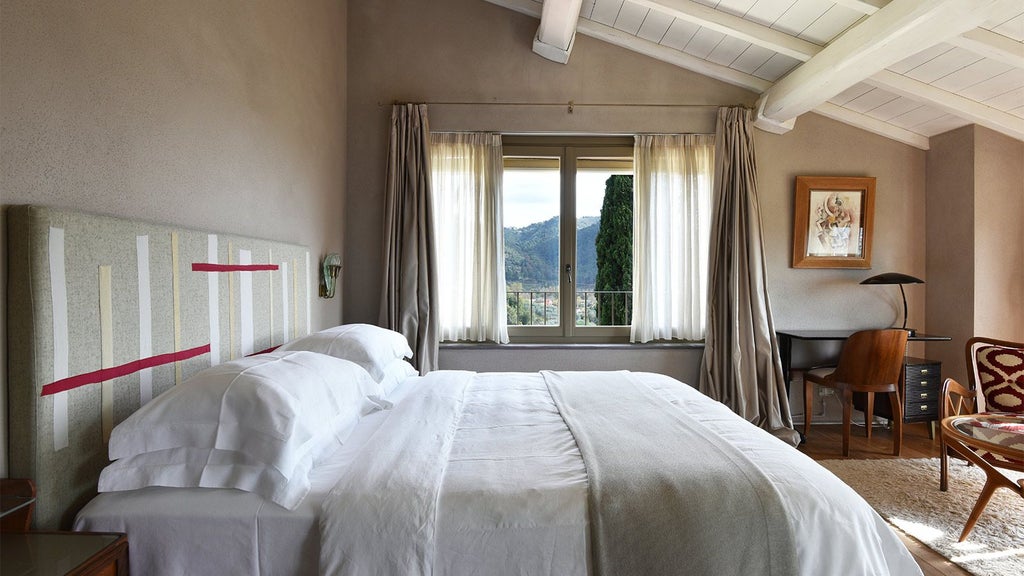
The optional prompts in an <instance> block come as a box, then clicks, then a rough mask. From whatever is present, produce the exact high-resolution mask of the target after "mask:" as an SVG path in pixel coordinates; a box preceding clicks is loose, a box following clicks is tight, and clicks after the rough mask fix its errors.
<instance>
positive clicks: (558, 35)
mask: <svg viewBox="0 0 1024 576" xmlns="http://www.w3.org/2000/svg"><path fill="white" fill-rule="evenodd" d="M582 6H583V0H545V2H544V7H543V8H542V9H541V13H540V26H538V27H537V35H536V36H534V37H533V51H534V52H536V53H537V54H540V55H541V56H543V57H545V58H547V59H548V60H551V61H553V62H558V63H559V64H565V63H566V62H568V61H569V55H570V54H571V53H572V46H573V43H574V42H575V41H576V23H577V22H578V21H579V19H580V8H581V7H582Z"/></svg>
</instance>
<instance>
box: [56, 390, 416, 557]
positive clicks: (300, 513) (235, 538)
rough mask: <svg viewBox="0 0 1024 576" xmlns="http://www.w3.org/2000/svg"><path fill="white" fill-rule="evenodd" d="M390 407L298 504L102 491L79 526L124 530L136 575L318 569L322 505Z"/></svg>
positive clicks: (320, 469)
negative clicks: (290, 507) (287, 506)
mask: <svg viewBox="0 0 1024 576" xmlns="http://www.w3.org/2000/svg"><path fill="white" fill-rule="evenodd" d="M417 380H418V378H410V379H409V380H408V381H406V382H404V383H402V384H401V385H399V386H398V387H396V388H395V390H394V392H393V393H392V395H391V396H390V399H391V401H392V402H399V401H401V399H402V397H403V396H404V395H405V394H406V393H407V392H408V391H409V390H411V389H413V388H414V386H415V382H416V381H417ZM388 412H389V411H388V410H383V411H381V412H375V413H373V414H370V415H368V416H365V417H364V418H363V419H362V420H360V422H359V424H358V425H357V426H356V428H355V430H354V431H353V432H352V434H351V436H349V438H348V439H347V440H346V442H345V444H344V445H343V446H342V447H341V448H339V449H338V450H337V451H336V452H335V453H334V454H332V455H331V456H329V457H326V458H324V462H323V463H322V464H320V465H318V466H317V467H316V468H314V469H313V470H312V472H311V473H310V477H309V480H310V485H311V487H310V491H309V493H308V494H307V495H306V497H305V499H304V500H303V501H302V502H301V503H300V504H299V505H298V507H296V509H295V510H292V511H289V510H286V509H284V508H282V507H281V506H278V505H276V504H273V503H272V502H268V501H266V500H264V499H263V498H261V497H260V496H257V495H255V494H251V493H248V492H242V491H241V490H231V489H214V488H199V489H197V488H163V487H152V488H144V489H141V490H129V491H124V492H109V493H105V494H99V495H98V496H96V497H95V498H94V499H93V500H91V501H90V502H89V503H88V504H86V506H85V507H84V508H83V509H82V510H81V511H80V512H79V513H78V515H77V517H76V518H75V523H74V529H75V530H88V531H98V532H125V533H127V534H128V541H129V545H130V546H131V553H130V554H129V561H130V563H131V566H130V572H131V573H132V574H145V575H148V576H163V575H167V576H171V575H181V574H196V575H199V574H218V575H221V574H224V575H230V574H237V575H239V576H243V575H244V576H249V575H264V576H276V575H285V574H310V575H312V574H317V573H318V559H319V553H320V552H319V551H320V528H319V524H318V519H319V517H320V507H321V503H322V502H323V499H324V497H325V496H326V495H327V493H328V492H329V491H330V490H331V488H332V487H333V486H334V484H335V483H336V482H337V480H338V478H339V477H340V476H341V473H342V471H343V470H344V469H345V467H346V466H347V465H348V464H349V462H350V461H351V460H352V458H353V456H354V455H355V454H357V453H358V452H359V449H360V447H361V446H362V445H363V443H365V442H366V441H367V439H368V438H370V437H371V436H372V435H373V433H374V432H375V431H376V430H377V428H378V427H379V426H380V425H381V423H383V422H384V420H385V419H386V417H387V414H388Z"/></svg>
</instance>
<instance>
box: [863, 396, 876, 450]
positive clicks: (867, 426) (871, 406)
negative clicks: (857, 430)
mask: <svg viewBox="0 0 1024 576" xmlns="http://www.w3.org/2000/svg"><path fill="white" fill-rule="evenodd" d="M874 415H875V393H874V392H868V405H867V409H866V410H864V430H865V432H866V433H867V436H868V440H871V419H872V418H873V417H874Z"/></svg>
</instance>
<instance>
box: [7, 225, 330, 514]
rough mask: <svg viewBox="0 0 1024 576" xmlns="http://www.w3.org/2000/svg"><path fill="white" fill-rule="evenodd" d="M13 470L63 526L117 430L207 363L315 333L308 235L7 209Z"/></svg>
mask: <svg viewBox="0 0 1024 576" xmlns="http://www.w3.org/2000/svg"><path fill="white" fill-rule="evenodd" d="M7 219H8V220H7V231H8V242H7V246H8V274H7V278H8V288H7V346H8V355H7V358H8V388H9V390H8V395H9V403H8V405H9V422H10V435H9V438H10V458H11V464H10V475H11V477H19V478H21V477H23V478H30V479H32V480H33V481H34V482H35V483H36V487H37V493H38V497H37V501H36V508H35V516H34V521H33V525H34V526H35V527H36V528H37V529H56V528H64V529H66V528H68V527H70V525H71V522H72V521H73V519H74V515H75V513H76V512H77V511H78V510H79V509H80V508H81V506H82V505H84V504H85V502H87V501H88V499H89V498H91V497H92V496H93V495H94V494H95V492H96V481H97V478H98V477H99V472H100V470H101V469H102V468H103V467H104V466H105V465H106V464H107V463H108V460H107V438H108V437H109V434H110V430H111V428H112V427H113V426H115V425H116V424H117V423H119V422H120V421H122V420H124V419H125V418H126V417H127V416H128V415H129V414H131V413H132V412H133V411H135V410H136V409H138V408H139V406H140V405H142V404H144V403H145V402H147V401H149V400H150V399H152V398H153V397H155V396H157V395H159V394H160V393H161V392H163V391H165V390H167V389H168V388H169V387H171V386H174V385H175V384H176V383H180V382H182V381H184V380H185V379H187V378H188V377H189V376H191V375H193V374H195V373H196V372H198V371H200V370H203V369H204V368H208V367H209V366H211V365H214V364H217V363H220V362H225V361H228V360H231V359H234V358H239V357H242V356H246V355H249V354H253V353H256V352H260V351H263V350H266V349H269V348H273V347H275V346H278V345H280V344H282V343H283V342H285V341H287V340H291V339H293V338H295V337H298V336H302V335H305V334H308V333H309V327H310V299H311V298H312V294H313V293H312V290H313V282H314V278H313V276H312V275H313V272H312V269H311V263H310V255H309V250H308V249H307V248H306V247H304V246H298V245H294V244H285V243H281V242H273V241H268V240H259V239H253V238H244V237H238V236H231V235H226V234H214V233H209V232H200V231H196V230H189V229H184V228H178V227H174V226H166V225H159V224H151V223H145V222H137V221H132V220H123V219H118V218H112V217H107V216H98V215H92V214H84V213H79V212H71V211H64V210H57V209H51V208H45V207H39V206H12V207H9V209H8V214H7Z"/></svg>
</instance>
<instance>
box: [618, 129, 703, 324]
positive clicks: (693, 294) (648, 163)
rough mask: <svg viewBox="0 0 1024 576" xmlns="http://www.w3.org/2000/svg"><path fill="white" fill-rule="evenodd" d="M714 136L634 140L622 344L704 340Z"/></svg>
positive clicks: (645, 137) (672, 136)
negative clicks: (629, 297)
mask: <svg viewBox="0 0 1024 576" xmlns="http://www.w3.org/2000/svg"><path fill="white" fill-rule="evenodd" d="M714 151H715V138H714V136H713V135H709V134H674V135H648V134H642V135H639V136H637V137H636V142H635V145H634V151H633V170H634V175H635V176H634V185H633V186H634V187H633V190H634V192H633V199H634V205H633V324H632V327H631V329H630V340H631V341H633V342H647V341H650V340H659V339H665V338H681V339H686V340H697V339H700V338H703V337H704V323H705V312H706V310H707V274H708V239H709V237H710V230H711V185H712V179H713V175H714Z"/></svg>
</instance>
